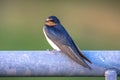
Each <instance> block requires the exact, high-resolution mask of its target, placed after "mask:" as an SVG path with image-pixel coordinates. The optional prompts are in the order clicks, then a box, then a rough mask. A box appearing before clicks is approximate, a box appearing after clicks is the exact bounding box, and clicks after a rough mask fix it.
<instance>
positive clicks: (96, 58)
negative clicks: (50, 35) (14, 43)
mask: <svg viewBox="0 0 120 80" xmlns="http://www.w3.org/2000/svg"><path fill="white" fill-rule="evenodd" d="M82 53H83V54H84V55H85V56H86V57H87V58H88V59H89V60H91V62H92V64H89V63H88V65H90V67H91V68H92V69H91V70H90V69H87V68H84V67H83V66H81V65H79V64H77V63H76V62H74V61H73V60H71V59H70V58H69V57H67V56H66V55H64V54H63V53H62V52H58V51H0V76H104V74H105V71H106V70H109V69H110V70H111V69H114V70H116V71H117V74H118V75H119V74H120V51H97V50H96V51H95V50H94V51H91V50H86V51H82ZM113 77H115V76H113Z"/></svg>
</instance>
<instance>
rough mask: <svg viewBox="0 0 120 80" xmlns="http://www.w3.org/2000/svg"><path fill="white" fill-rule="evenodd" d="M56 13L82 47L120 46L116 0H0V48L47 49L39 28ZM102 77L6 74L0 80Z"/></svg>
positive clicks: (117, 1)
mask: <svg viewBox="0 0 120 80" xmlns="http://www.w3.org/2000/svg"><path fill="white" fill-rule="evenodd" d="M50 15H56V16H57V17H58V18H59V19H60V21H61V22H62V24H63V25H64V26H65V28H66V29H67V31H68V32H69V34H70V35H71V36H72V38H73V40H74V41H75V43H76V44H77V45H78V46H79V47H80V48H81V49H82V50H119V49H120V1H119V0H0V50H47V49H52V48H51V47H50V45H49V44H48V43H47V41H46V39H45V37H44V34H43V32H42V30H43V29H42V28H43V26H44V21H45V19H46V18H47V17H48V16H50ZM14 79H15V80H16V79H17V80H18V79H19V80H26V79H29V80H39V79H41V80H45V79H51V80H80V79H81V80H82V79H84V80H89V79H92V80H96V79H97V80H104V78H103V77H94V78H92V77H90V78H88V77H72V78H71V77H68V78H67V77H63V78H60V77H59V78H58V77H52V78H50V77H47V78H43V77H42V78H39V77H31V78H25V77H24V78H23V77H22V78H21V77H14V78H11V77H6V78H0V80H14Z"/></svg>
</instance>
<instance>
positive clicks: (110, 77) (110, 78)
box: [105, 69, 117, 80]
mask: <svg viewBox="0 0 120 80" xmlns="http://www.w3.org/2000/svg"><path fill="white" fill-rule="evenodd" d="M105 80H117V73H116V70H113V69H112V70H106V71H105Z"/></svg>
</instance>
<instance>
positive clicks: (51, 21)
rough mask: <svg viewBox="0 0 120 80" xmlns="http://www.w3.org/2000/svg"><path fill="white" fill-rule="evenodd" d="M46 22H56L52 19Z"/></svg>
mask: <svg viewBox="0 0 120 80" xmlns="http://www.w3.org/2000/svg"><path fill="white" fill-rule="evenodd" d="M46 22H55V21H54V20H53V19H51V20H46Z"/></svg>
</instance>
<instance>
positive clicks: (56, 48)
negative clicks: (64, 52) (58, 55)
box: [43, 28, 60, 51]
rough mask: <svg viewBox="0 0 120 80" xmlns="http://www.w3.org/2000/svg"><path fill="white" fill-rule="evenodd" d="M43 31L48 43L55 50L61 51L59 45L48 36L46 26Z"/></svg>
mask: <svg viewBox="0 0 120 80" xmlns="http://www.w3.org/2000/svg"><path fill="white" fill-rule="evenodd" d="M43 32H44V35H45V37H46V39H47V41H48V43H49V44H50V45H51V46H52V48H53V49H55V50H58V51H60V49H59V48H58V46H57V45H56V44H55V43H54V42H53V41H52V40H51V39H49V38H48V36H47V34H46V30H45V28H43Z"/></svg>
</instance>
